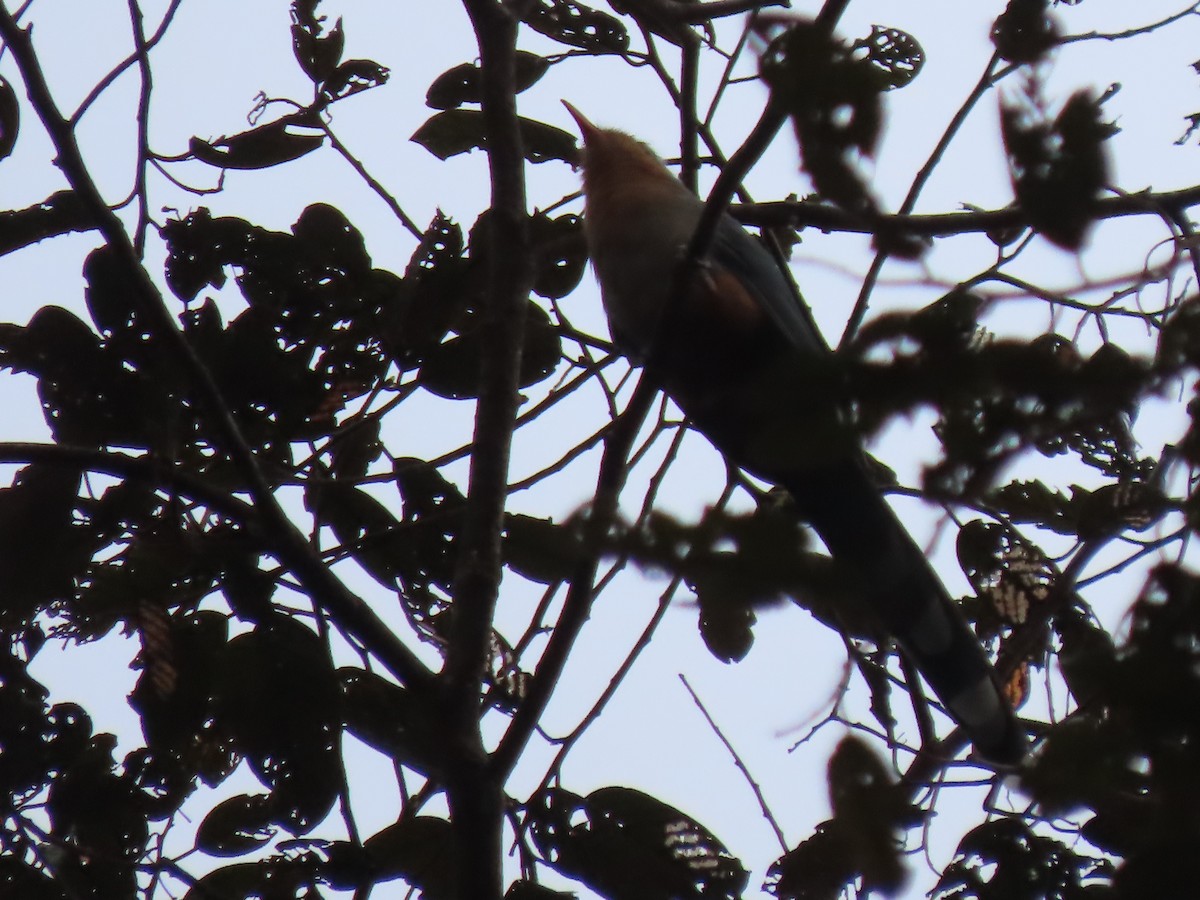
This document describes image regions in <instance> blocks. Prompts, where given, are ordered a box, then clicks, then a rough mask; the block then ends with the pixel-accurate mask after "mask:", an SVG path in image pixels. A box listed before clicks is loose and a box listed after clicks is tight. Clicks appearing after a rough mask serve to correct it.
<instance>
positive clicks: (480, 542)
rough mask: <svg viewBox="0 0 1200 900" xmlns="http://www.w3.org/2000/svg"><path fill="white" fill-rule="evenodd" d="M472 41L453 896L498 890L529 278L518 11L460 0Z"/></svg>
mask: <svg viewBox="0 0 1200 900" xmlns="http://www.w3.org/2000/svg"><path fill="white" fill-rule="evenodd" d="M464 6H465V7H466V10H467V14H468V16H469V17H470V19H471V24H472V26H473V27H474V29H475V36H476V39H477V41H478V44H479V58H480V67H481V79H480V81H481V84H482V87H483V96H482V106H483V116H484V122H485V128H486V132H487V150H488V168H489V172H490V175H491V183H492V197H491V209H490V211H489V213H488V221H487V223H486V226H485V227H486V232H485V233H486V240H487V244H486V253H487V265H488V276H487V283H488V286H489V288H488V293H487V296H486V297H485V299H484V313H483V318H484V324H483V328H484V329H485V331H486V333H487V334H488V335H489V337H490V339H489V340H488V341H487V342H486V343H485V345H484V353H483V359H482V365H481V372H480V378H481V390H480V394H479V403H478V406H477V408H476V414H475V442H474V447H473V449H472V453H471V473H470V479H469V486H468V491H467V509H466V513H465V516H464V521H463V527H462V531H461V532H460V534H459V543H458V568H457V571H456V572H455V580H454V605H453V618H452V620H451V628H450V643H449V648H448V650H447V653H446V664H445V667H444V669H443V672H442V688H443V691H444V699H445V702H446V706H445V710H446V713H447V719H448V721H447V724H448V727H449V729H450V735H449V737H450V741H451V746H452V748H453V750H454V753H455V757H456V759H455V762H456V764H454V765H452V766H451V768H450V771H449V774H448V777H447V790H448V800H449V805H450V818H451V823H452V825H453V828H454V838H455V845H456V852H457V854H458V862H459V864H458V872H459V873H460V882H459V886H458V890H459V895H460V896H462V897H470V898H472V900H474V898H479V900H489V898H496V900H499V898H500V896H501V894H502V893H503V879H502V873H501V865H500V862H501V859H502V857H503V849H502V846H501V839H502V834H503V831H502V829H503V823H504V819H503V815H504V804H503V793H502V788H503V780H502V779H500V778H496V777H495V776H494V774H493V772H492V770H491V769H490V767H489V766H488V764H487V755H486V751H485V750H484V747H483V736H482V734H481V733H480V722H479V720H480V716H481V715H482V705H481V683H482V681H483V679H484V675H485V673H486V666H487V658H488V653H489V650H490V644H491V635H492V615H493V612H494V610H495V606H496V597H497V595H498V593H499V589H500V575H501V560H500V534H501V531H502V528H503V523H504V507H505V501H506V498H507V494H508V464H509V453H510V449H511V445H512V433H513V427H514V424H515V422H516V416H517V407H518V403H519V400H518V388H517V385H518V375H519V370H520V364H521V350H522V341H523V336H524V326H525V313H526V309H527V307H528V302H529V292H530V290H531V289H532V285H533V265H532V257H531V253H530V248H529V232H528V214H527V212H526V201H525V156H524V149H523V147H522V144H521V135H520V130H519V128H518V121H517V109H516V94H517V91H516V39H517V27H518V20H517V18H516V16H515V15H514V14H513V13H512V12H511V11H510V10H509V9H508V8H507V7H506V6H505V5H503V4H502V3H500V2H497V0H464Z"/></svg>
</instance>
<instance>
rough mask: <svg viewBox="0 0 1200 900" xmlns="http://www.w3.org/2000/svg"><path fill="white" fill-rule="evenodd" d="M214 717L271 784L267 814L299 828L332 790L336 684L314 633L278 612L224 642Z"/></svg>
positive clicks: (325, 808)
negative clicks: (224, 648)
mask: <svg viewBox="0 0 1200 900" xmlns="http://www.w3.org/2000/svg"><path fill="white" fill-rule="evenodd" d="M220 677H221V683H220V688H219V692H218V698H219V699H218V705H217V710H218V713H217V717H216V718H217V721H218V722H220V723H221V724H222V725H224V726H225V727H228V728H229V730H230V731H231V733H232V734H233V735H234V736H235V737H236V739H237V741H238V746H239V749H240V750H241V751H242V752H243V753H244V754H245V756H246V759H247V760H248V761H249V762H250V763H251V767H252V768H253V770H254V772H255V774H256V775H257V776H258V778H259V780H260V781H261V782H262V783H263V784H264V785H265V786H267V787H268V788H270V789H271V795H270V805H271V821H273V822H276V823H278V824H280V825H282V826H283V827H285V828H287V829H288V830H289V831H291V832H292V833H293V834H302V833H304V832H306V831H308V830H309V829H310V828H312V827H313V826H314V825H316V824H317V823H318V822H320V821H321V819H323V818H324V817H325V816H326V815H327V814H328V812H329V810H330V808H331V807H332V805H333V802H334V800H335V799H336V797H337V791H338V785H339V777H338V775H337V770H338V762H337V743H336V737H335V735H336V731H337V728H338V725H339V721H340V715H339V712H338V701H339V696H340V692H339V690H338V686H337V682H336V679H335V677H334V673H333V668H332V666H331V665H330V662H329V655H328V653H327V652H326V649H325V647H324V645H323V644H322V642H321V640H320V638H318V637H317V635H316V634H315V633H313V632H312V631H310V630H309V629H308V628H306V627H304V626H303V625H302V624H300V623H299V622H297V621H295V620H293V619H289V618H287V617H284V616H282V615H277V616H275V617H273V618H272V619H270V620H268V621H264V622H260V623H259V624H258V625H256V626H255V628H254V630H253V631H249V632H246V633H244V634H240V635H238V636H237V637H235V638H233V639H232V640H231V641H230V642H229V646H228V649H227V651H226V653H225V657H224V663H223V665H222V669H221V673H220Z"/></svg>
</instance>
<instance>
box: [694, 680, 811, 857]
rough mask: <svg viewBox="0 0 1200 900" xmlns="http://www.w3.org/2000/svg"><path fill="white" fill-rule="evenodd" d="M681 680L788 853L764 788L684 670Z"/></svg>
mask: <svg viewBox="0 0 1200 900" xmlns="http://www.w3.org/2000/svg"><path fill="white" fill-rule="evenodd" d="M679 680H680V681H682V682H683V686H684V688H685V689H686V690H687V692H688V693H689V694H690V695H691V697H692V702H693V703H695V704H696V709H698V710H700V715H702V716H704V721H705V722H707V723H708V727H709V728H711V729H712V733H713V734H715V735H716V736H717V740H719V741H720V742H721V743H722V744H723V745H724V747H725V749H726V750H728V751H729V755H730V756H732V757H733V764H734V765H735V766H737V768H738V771H739V772H741V773H742V777H743V778H745V779H746V784H748V785H749V786H750V790H751V791H752V792H753V793H754V799H755V800H757V801H758V808H759V809H761V810H762V814H763V818H764V819H766V820H767V823H768V824H769V825H770V826H771V830H772V831H774V832H775V839H776V840H778V841H779V846H780V848H781V849H782V850H783V851H784V852H785V853H786V852H787V850H788V843H787V838H785V837H784V836H783V829H782V828H780V827H779V822H778V821H776V819H775V814H774V813H772V812H771V807H770V806H769V805H768V804H767V798H766V797H765V796H763V792H762V788H761V787H759V785H758V782H757V781H755V780H754V776H753V775H751V774H750V770H749V769H748V768H746V764H745V763H744V762H743V761H742V758H741V756H739V755H738V752H737V750H735V749H734V747H733V744H731V743H730V742H729V738H727V737H725V734H724V732H722V731H721V726H720V725H718V724H717V723H716V722H714V721H713V717H712V716H711V715H709V713H708V710H707V709H706V708H705V706H704V702H703V701H702V700H701V699H700V696H699V695H698V694H697V693H696V692H695V691H694V690H692V686H691V685H690V684H689V683H688V680H687V676H686V675H684V674H683V673H682V672H680V673H679Z"/></svg>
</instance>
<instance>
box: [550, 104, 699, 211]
mask: <svg viewBox="0 0 1200 900" xmlns="http://www.w3.org/2000/svg"><path fill="white" fill-rule="evenodd" d="M563 106H565V107H566V108H567V112H569V113H570V114H571V116H572V118H574V119H575V122H576V123H577V124H578V125H579V131H580V133H581V134H582V135H583V157H582V160H581V162H582V165H583V188H584V192H585V193H586V194H587V195H588V196H589V197H594V196H595V195H596V193H597V192H601V191H609V190H615V189H621V188H625V189H628V188H636V187H637V186H639V185H646V184H649V183H658V184H660V185H665V184H666V183H667V182H674V184H675V185H679V179H677V178H676V177H675V175H674V174H673V173H672V172H671V170H670V169H668V168H667V167H666V166H665V165H664V164H663V162H662V160H660V159H659V158H658V155H657V154H656V153H655V152H654V151H653V150H651V149H650V148H649V147H647V146H646V145H645V144H643V143H642V142H641V141H639V140H638V139H637V138H635V137H633V136H632V135H629V134H626V133H625V132H623V131H618V130H616V129H615V128H600V127H599V126H597V125H593V124H592V123H591V122H590V121H589V120H588V119H587V117H586V116H584V114H583V113H581V112H580V111H579V110H577V109H576V108H575V107H574V106H572V105H571V104H570V103H568V102H567V101H566V100H564V101H563Z"/></svg>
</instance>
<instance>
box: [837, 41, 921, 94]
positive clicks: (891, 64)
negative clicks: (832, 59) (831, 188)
mask: <svg viewBox="0 0 1200 900" xmlns="http://www.w3.org/2000/svg"><path fill="white" fill-rule="evenodd" d="M851 50H852V51H860V52H864V53H865V54H866V56H865V58H866V60H867V61H868V62H869V63H870V64H871V66H872V67H873V68H874V69H875V71H876V72H877V73H878V74H879V77H880V83H881V85H882V87H883V89H884V90H887V91H890V90H894V89H896V88H902V87H904V86H905V85H907V84H909V83H910V82H911V81H912V80H913V79H914V78H916V77H917V76H918V75H919V74H920V73H921V68H922V67H923V66H924V65H925V51H924V50H923V49H921V45H920V44H919V43H917V39H916V38H914V37H913V36H912V35H911V34H909V33H908V32H907V31H901V30H900V29H899V28H884V27H883V26H882V25H872V26H871V34H870V35H869V36H868V37H865V38H860V39H859V40H857V41H855V42H854V44H852V45H851Z"/></svg>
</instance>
